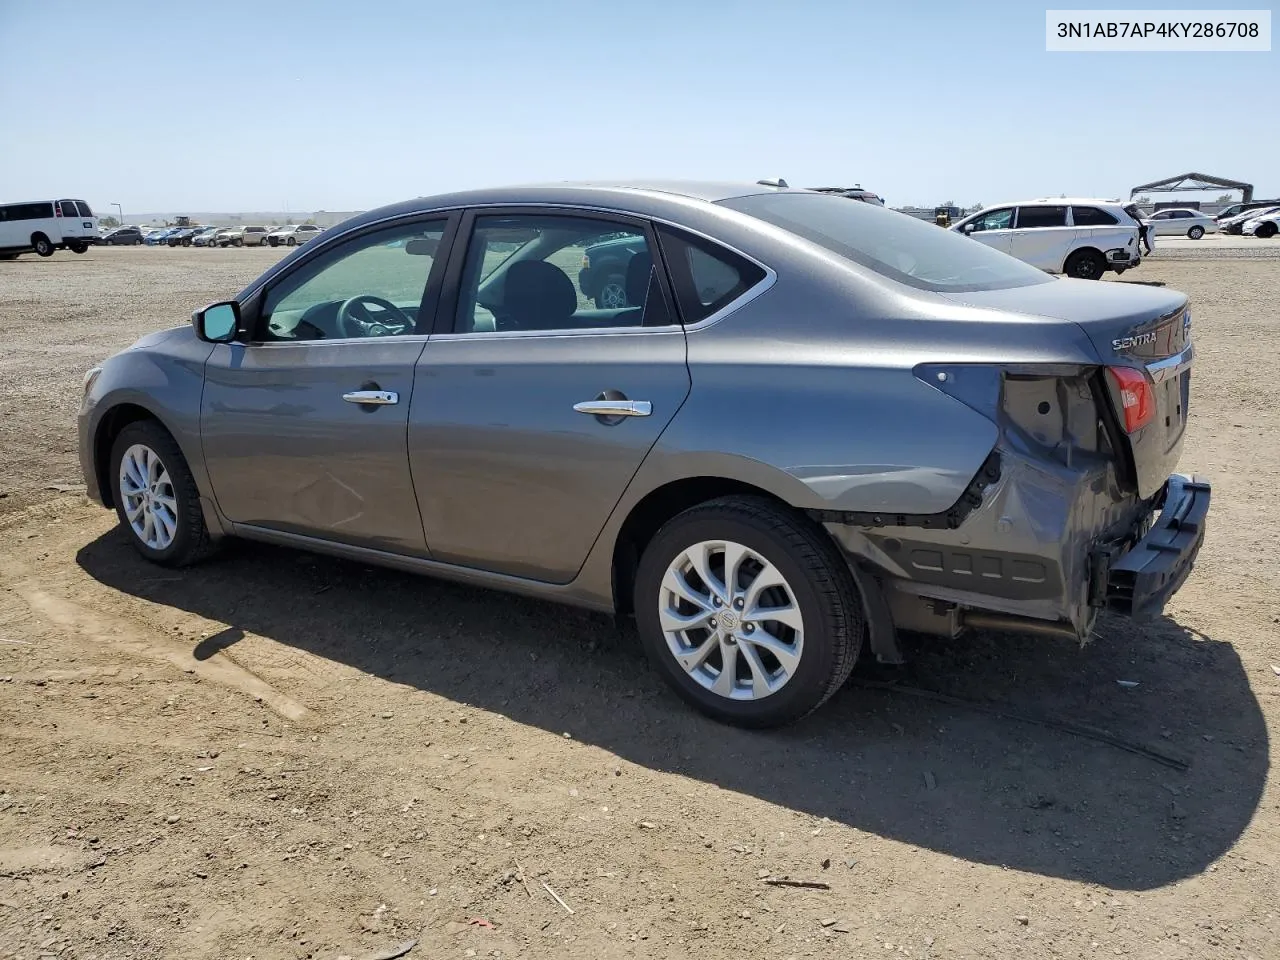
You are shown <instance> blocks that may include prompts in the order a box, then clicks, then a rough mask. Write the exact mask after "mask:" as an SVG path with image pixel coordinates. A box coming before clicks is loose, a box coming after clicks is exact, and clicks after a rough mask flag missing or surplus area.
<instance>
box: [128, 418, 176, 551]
mask: <svg viewBox="0 0 1280 960" xmlns="http://www.w3.org/2000/svg"><path fill="white" fill-rule="evenodd" d="M120 496H121V497H122V498H123V499H124V515H125V520H126V521H127V522H128V524H129V528H130V529H131V530H133V533H134V536H136V537H137V538H138V539H139V540H140V541H142V543H144V544H145V545H146V546H148V547H150V548H151V549H152V550H166V549H168V548H169V547H170V546H171V545H172V544H173V538H174V536H175V534H176V533H177V530H178V499H177V495H176V494H175V493H174V490H173V481H172V480H171V479H170V478H169V471H168V470H167V469H165V465H164V463H163V462H162V461H161V460H160V457H159V456H158V455H157V454H156V452H155V451H154V450H152V449H151V448H150V447H148V446H146V445H145V444H141V443H135V444H134V445H133V446H131V447H129V448H128V449H127V450H125V452H124V456H123V457H121V458H120Z"/></svg>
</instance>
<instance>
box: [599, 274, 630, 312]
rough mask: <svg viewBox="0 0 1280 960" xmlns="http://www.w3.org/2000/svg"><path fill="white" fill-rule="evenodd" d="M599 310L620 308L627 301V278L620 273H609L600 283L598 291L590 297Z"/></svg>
mask: <svg viewBox="0 0 1280 960" xmlns="http://www.w3.org/2000/svg"><path fill="white" fill-rule="evenodd" d="M592 299H593V300H594V301H595V305H596V308H597V309H599V310H620V309H622V308H623V307H625V306H628V303H627V278H626V277H624V276H623V275H622V274H620V273H611V274H609V276H607V277H605V280H604V283H602V284H600V292H599V293H597V294H596V295H595V297H593V298H592Z"/></svg>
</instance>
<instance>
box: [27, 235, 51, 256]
mask: <svg viewBox="0 0 1280 960" xmlns="http://www.w3.org/2000/svg"><path fill="white" fill-rule="evenodd" d="M31 246H32V247H33V248H34V249H35V251H36V253H38V254H39V255H40V256H42V257H52V256H53V242H52V241H51V240H50V239H49V238H48V237H46V236H45V235H44V234H43V233H37V234H36V235H35V236H33V237H32V238H31Z"/></svg>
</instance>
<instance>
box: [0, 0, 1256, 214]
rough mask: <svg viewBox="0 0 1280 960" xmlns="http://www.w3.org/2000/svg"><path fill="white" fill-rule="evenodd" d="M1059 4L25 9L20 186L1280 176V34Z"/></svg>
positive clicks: (238, 3) (151, 194) (1068, 189)
mask: <svg viewBox="0 0 1280 960" xmlns="http://www.w3.org/2000/svg"><path fill="white" fill-rule="evenodd" d="M1101 5H1102V4H1101V3H1099V2H1098V0H1092V2H1089V0H1085V2H1079V3H1076V4H1075V6H1077V7H1097V6H1101ZM1123 5H1125V6H1132V7H1141V6H1146V7H1152V6H1156V7H1158V6H1160V4H1149V3H1148V4H1140V3H1136V2H1135V0H1126V2H1124V4H1123ZM1170 5H1172V4H1170ZM1046 6H1053V7H1067V6H1070V4H1068V3H1066V2H1065V0H1055V2H1052V3H1048V4H1043V3H1033V2H1027V0H1019V2H986V3H982V2H977V3H964V2H955V0H947V2H921V3H911V2H906V0H903V2H889V0H881V2H877V3H854V2H847V0H845V2H839V3H836V2H824V3H819V2H804V0H791V2H779V0H771V2H755V0H743V2H738V3H729V2H721V0H623V2H614V0H593V2H556V0H542V2H538V0H526V2H522V3H515V2H510V0H456V2H448V3H441V2H436V0H412V2H393V0H342V2H337V0H309V2H302V0H296V2H272V0H255V2H245V0H216V2H212V3H200V4H197V3H189V2H185V0H181V2H180V0H165V2H132V0H99V2H94V3H88V2H67V0H0V50H3V51H4V53H3V56H2V57H0V201H15V200H24V199H38V198H52V197H58V196H76V197H83V198H84V199H86V200H89V201H90V203H93V204H95V205H96V206H97V207H98V208H100V212H110V210H109V204H111V203H113V202H119V203H122V204H123V205H124V208H125V212H126V214H127V213H129V212H130V211H133V212H137V213H142V212H154V211H181V210H193V211H197V210H198V211H225V212H235V211H239V210H281V209H284V208H285V205H286V204H287V205H288V208H289V209H290V210H295V211H301V210H306V211H311V210H317V209H324V210H353V209H365V208H369V207H372V206H376V205H379V204H381V203H385V202H390V201H394V200H399V199H404V198H407V197H413V196H419V195H424V194H431V193H437V192H442V191H446V190H450V189H455V188H465V187H471V186H484V185H492V184H497V183H509V182H521V181H529V180H563V179H581V178H607V177H628V178H630V177H645V176H656V177H693V178H712V179H741V180H757V179H759V178H761V177H773V176H782V177H785V178H786V179H787V180H788V181H789V182H790V183H791V184H792V185H793V186H821V185H828V184H840V185H848V184H852V183H854V182H859V183H861V184H862V185H864V186H866V187H869V188H871V189H874V190H876V191H877V192H879V193H880V194H881V195H883V196H884V197H885V198H886V199H887V200H888V202H889V203H890V204H891V205H895V206H896V205H901V204H907V203H919V204H922V205H929V206H932V205H934V204H936V203H941V202H943V201H945V200H954V201H956V202H957V203H960V204H962V205H968V204H972V203H976V202H985V203H994V202H997V201H999V200H1002V199H1016V198H1019V197H1026V196H1042V195H1051V194H1061V193H1066V194H1068V195H1081V194H1083V195H1103V196H1121V195H1127V193H1128V189H1129V187H1130V186H1132V185H1133V184H1135V183H1141V182H1144V181H1147V180H1154V179H1158V178H1161V177H1165V176H1170V175H1173V174H1176V173H1182V172H1185V171H1188V170H1197V171H1201V172H1205V173H1211V174H1217V175H1219V176H1225V177H1228V178H1232V179H1237V180H1246V181H1250V182H1253V183H1254V184H1256V185H1257V187H1258V190H1259V192H1260V194H1261V195H1264V196H1274V195H1276V194H1277V193H1280V124H1278V123H1277V122H1276V118H1277V117H1278V116H1280V53H1277V52H1275V51H1274V50H1273V52H1271V53H1200V54H1197V53H1148V54H1129V53H1118V54H1117V53H1113V54H1105V53H1093V54H1066V53H1046V52H1045V50H1044V30H1045V27H1044V16H1045V13H1044V11H1045V7H1046ZM1189 6H1194V7H1197V8H1201V9H1204V8H1213V7H1215V6H1221V7H1222V8H1232V7H1235V8H1241V7H1249V6H1254V7H1261V6H1262V5H1261V4H1256V3H1255V4H1249V3H1235V4H1231V3H1227V4H1217V5H1215V4H1213V3H1211V2H1209V0H1197V2H1195V3H1193V4H1190V5H1189Z"/></svg>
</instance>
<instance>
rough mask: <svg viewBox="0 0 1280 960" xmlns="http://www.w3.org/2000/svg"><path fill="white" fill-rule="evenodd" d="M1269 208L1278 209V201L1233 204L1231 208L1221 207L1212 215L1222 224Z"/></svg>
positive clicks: (1252, 201) (1279, 202)
mask: <svg viewBox="0 0 1280 960" xmlns="http://www.w3.org/2000/svg"><path fill="white" fill-rule="evenodd" d="M1271 207H1280V199H1277V200H1250V201H1249V202H1248V203H1233V204H1231V206H1229V207H1223V208H1222V209H1221V210H1219V211H1218V212H1217V213H1216V214H1214V219H1215V220H1217V221H1218V222H1219V223H1222V222H1223V221H1224V220H1230V219H1232V218H1233V217H1238V216H1239V215H1240V214H1242V213H1247V212H1248V211H1250V210H1262V209H1269V208H1271ZM1242 222H1243V221H1242Z"/></svg>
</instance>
